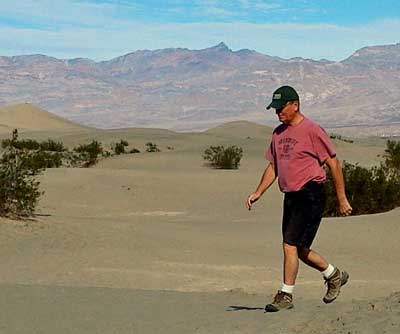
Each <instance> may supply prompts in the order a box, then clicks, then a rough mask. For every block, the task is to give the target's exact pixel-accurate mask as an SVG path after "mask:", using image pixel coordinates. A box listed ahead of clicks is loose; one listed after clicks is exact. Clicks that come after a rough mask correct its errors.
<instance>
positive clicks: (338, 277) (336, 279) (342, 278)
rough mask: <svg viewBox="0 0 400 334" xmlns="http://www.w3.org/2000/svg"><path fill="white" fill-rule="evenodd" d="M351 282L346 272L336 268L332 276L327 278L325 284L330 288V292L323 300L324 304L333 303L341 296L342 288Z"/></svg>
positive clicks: (327, 292)
mask: <svg viewBox="0 0 400 334" xmlns="http://www.w3.org/2000/svg"><path fill="white" fill-rule="evenodd" d="M348 280H349V274H348V273H347V272H345V271H340V270H339V268H336V269H335V271H334V272H333V273H332V275H331V276H329V277H328V278H325V284H326V285H327V286H328V290H327V291H326V294H325V296H324V298H323V301H324V303H326V304H329V303H332V302H333V301H334V300H335V299H336V298H337V296H339V293H340V288H341V287H342V286H343V285H345V284H346V283H347V281H348Z"/></svg>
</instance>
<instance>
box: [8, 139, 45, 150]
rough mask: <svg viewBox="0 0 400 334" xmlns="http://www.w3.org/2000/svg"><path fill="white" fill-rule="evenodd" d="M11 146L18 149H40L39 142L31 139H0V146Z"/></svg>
mask: <svg viewBox="0 0 400 334" xmlns="http://www.w3.org/2000/svg"><path fill="white" fill-rule="evenodd" d="M11 145H12V146H13V147H14V148H16V149H19V150H23V149H26V150H38V149H40V143H39V142H37V141H36V140H33V139H24V140H18V139H16V140H13V139H3V140H2V141H1V147H2V148H7V147H10V146H11Z"/></svg>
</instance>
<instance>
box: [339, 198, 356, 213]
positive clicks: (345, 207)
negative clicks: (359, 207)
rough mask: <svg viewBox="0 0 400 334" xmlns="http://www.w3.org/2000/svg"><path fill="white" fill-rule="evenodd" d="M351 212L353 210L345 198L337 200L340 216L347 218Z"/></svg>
mask: <svg viewBox="0 0 400 334" xmlns="http://www.w3.org/2000/svg"><path fill="white" fill-rule="evenodd" d="M352 211H353V208H352V207H351V205H350V203H349V201H348V200H347V198H344V199H342V200H339V213H340V214H341V215H342V216H349V215H351V212H352Z"/></svg>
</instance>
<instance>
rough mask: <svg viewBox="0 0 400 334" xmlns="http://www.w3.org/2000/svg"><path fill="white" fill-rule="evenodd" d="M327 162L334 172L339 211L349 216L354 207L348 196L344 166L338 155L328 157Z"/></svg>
mask: <svg viewBox="0 0 400 334" xmlns="http://www.w3.org/2000/svg"><path fill="white" fill-rule="evenodd" d="M325 163H326V164H327V165H328V166H329V168H330V169H331V172H332V177H333V183H334V184H335V189H336V196H337V200H338V207H339V212H340V214H341V215H342V216H348V215H350V214H351V212H352V211H353V209H352V207H351V205H350V203H349V201H348V200H347V197H346V192H345V186H344V178H343V171H342V166H341V165H340V162H339V160H338V159H337V158H336V157H333V158H328V159H327V160H326V161H325Z"/></svg>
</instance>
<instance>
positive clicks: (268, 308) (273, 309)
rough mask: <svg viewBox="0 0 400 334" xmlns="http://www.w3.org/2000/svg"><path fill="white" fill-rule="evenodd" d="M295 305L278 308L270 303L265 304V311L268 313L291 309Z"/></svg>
mask: <svg viewBox="0 0 400 334" xmlns="http://www.w3.org/2000/svg"><path fill="white" fill-rule="evenodd" d="M293 307H294V305H290V306H288V307H285V308H277V307H275V306H274V305H272V304H268V305H266V306H265V312H266V313H273V312H278V311H283V310H290V309H292V308H293Z"/></svg>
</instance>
